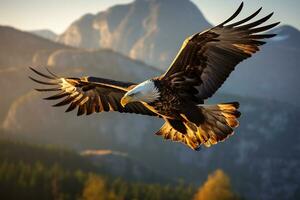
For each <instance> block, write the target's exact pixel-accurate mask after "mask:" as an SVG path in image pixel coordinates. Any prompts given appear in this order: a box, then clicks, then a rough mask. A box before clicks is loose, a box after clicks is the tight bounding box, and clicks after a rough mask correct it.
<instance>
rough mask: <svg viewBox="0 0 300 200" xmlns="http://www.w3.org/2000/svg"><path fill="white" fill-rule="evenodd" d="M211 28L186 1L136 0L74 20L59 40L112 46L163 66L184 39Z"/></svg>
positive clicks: (66, 42) (190, 3) (123, 52)
mask: <svg viewBox="0 0 300 200" xmlns="http://www.w3.org/2000/svg"><path fill="white" fill-rule="evenodd" d="M208 27H210V24H209V23H208V22H207V21H206V20H205V18H204V17H203V15H202V13H201V12H200V11H199V9H198V8H197V7H196V6H195V5H194V4H193V3H192V2H190V1H189V0H138V1H134V2H132V3H130V4H126V5H117V6H113V7H111V8H109V9H108V10H106V11H103V12H99V13H98V14H96V15H91V14H88V15H85V16H83V17H82V18H80V19H78V20H76V21H75V22H74V23H72V25H71V26H70V27H69V28H68V29H67V30H66V31H65V32H64V33H63V34H62V35H60V36H59V39H58V41H59V42H62V43H64V44H67V45H71V46H75V47H84V48H100V47H102V48H103V47H104V48H111V49H113V50H115V51H118V52H121V53H122V54H125V55H128V56H130V57H131V58H134V59H138V60H142V61H144V62H146V63H149V64H151V65H153V66H156V67H159V68H161V69H166V68H167V66H168V65H169V64H170V63H171V60H172V58H173V57H174V56H175V55H176V53H177V51H178V49H179V47H180V45H181V44H182V42H183V39H184V38H186V37H187V36H189V35H191V34H192V33H194V32H198V31H199V30H203V29H205V28H208Z"/></svg>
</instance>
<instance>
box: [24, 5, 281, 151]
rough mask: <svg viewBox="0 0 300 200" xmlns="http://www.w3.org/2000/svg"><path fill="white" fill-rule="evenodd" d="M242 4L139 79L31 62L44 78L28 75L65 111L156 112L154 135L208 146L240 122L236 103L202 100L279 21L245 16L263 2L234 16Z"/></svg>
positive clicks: (194, 144)
mask: <svg viewBox="0 0 300 200" xmlns="http://www.w3.org/2000/svg"><path fill="white" fill-rule="evenodd" d="M242 8H243V3H241V4H240V6H239V7H238V9H237V10H236V11H235V12H234V14H233V15H232V16H231V17H229V18H228V19H227V20H225V21H224V22H223V23H221V24H219V25H217V26H215V27H213V28H210V29H208V30H205V31H203V32H198V33H196V34H193V35H192V36H190V37H188V38H187V39H185V40H184V42H183V45H182V47H181V48H180V50H179V52H178V54H177V55H176V57H175V59H174V60H173V62H172V63H171V65H170V67H169V68H168V69H167V71H166V72H165V73H164V74H162V75H161V76H158V77H154V78H151V79H149V80H146V81H144V82H142V83H132V82H121V81H116V80H111V79H105V78H97V77H93V76H84V77H80V78H73V77H69V78H68V77H59V76H57V75H56V74H54V73H53V72H51V71H50V70H49V69H47V68H46V70H47V72H46V73H45V72H44V73H42V72H40V71H38V70H36V69H34V68H31V67H30V69H31V70H32V71H33V72H34V73H36V74H37V75H39V76H40V77H42V78H43V79H44V80H41V79H37V78H33V77H29V78H31V79H32V80H33V81H35V82H37V83H39V84H45V85H53V86H52V87H51V86H50V88H41V89H36V90H37V91H40V92H49V91H57V94H55V95H52V96H50V97H47V98H45V99H47V100H56V99H61V98H63V100H62V101H60V102H59V103H57V104H55V105H53V106H64V105H69V106H68V108H67V110H66V112H69V111H72V110H74V109H75V108H78V111H77V115H83V114H86V115H90V114H92V113H95V112H96V113H98V112H109V111H118V112H120V113H136V114H142V115H149V116H153V117H159V118H161V119H163V120H164V121H165V123H164V124H163V126H162V127H161V128H160V130H158V131H157V132H156V135H160V136H162V137H163V138H164V139H170V140H173V141H177V142H181V143H183V144H185V145H187V146H188V147H190V148H191V149H193V150H199V149H200V147H201V145H204V146H206V147H210V146H212V145H215V144H217V143H218V142H220V141H224V140H225V139H226V138H228V137H229V136H231V135H232V134H233V132H234V128H236V127H237V126H238V125H239V122H238V120H237V119H238V118H239V117H240V112H239V111H238V108H239V103H238V102H229V103H220V104H215V105H207V104H204V100H206V99H208V98H210V97H212V95H213V94H214V93H215V92H216V91H217V90H218V88H220V86H221V85H222V84H223V83H224V81H225V80H226V79H227V77H228V76H229V75H230V73H231V72H232V71H233V70H234V69H235V66H236V65H238V64H239V63H240V62H241V61H243V60H245V59H247V58H249V57H251V56H252V55H253V54H254V53H255V52H257V51H259V48H260V46H262V45H263V44H265V43H266V42H265V41H263V40H264V39H267V38H272V37H274V36H275V34H270V33H265V31H268V30H269V29H271V28H273V27H275V26H277V25H278V24H279V22H277V23H271V24H269V25H262V24H263V23H264V22H266V21H267V20H269V19H270V18H271V16H272V15H273V13H271V14H269V15H267V16H265V17H263V18H261V19H259V20H253V21H252V22H249V21H250V20H252V19H253V18H254V17H256V16H257V15H258V14H259V12H260V11H261V10H262V8H260V9H258V10H257V11H256V12H254V13H253V14H252V15H250V16H248V17H246V18H244V19H242V20H240V21H236V22H232V20H233V19H235V18H236V17H237V16H238V15H239V13H240V12H241V10H242ZM45 79H47V81H46V80H45Z"/></svg>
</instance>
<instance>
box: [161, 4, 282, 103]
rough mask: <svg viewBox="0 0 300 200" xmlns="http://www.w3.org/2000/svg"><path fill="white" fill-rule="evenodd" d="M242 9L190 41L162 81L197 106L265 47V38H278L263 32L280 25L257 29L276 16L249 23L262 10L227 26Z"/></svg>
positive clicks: (187, 40) (183, 47)
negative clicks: (240, 64)
mask: <svg viewBox="0 0 300 200" xmlns="http://www.w3.org/2000/svg"><path fill="white" fill-rule="evenodd" d="M242 7H243V3H242V4H241V5H240V7H239V8H238V10H237V11H236V12H235V13H234V14H233V15H232V16H231V17H230V18H229V19H227V20H226V21H225V22H223V23H221V24H220V25H218V26H216V27H214V28H211V29H209V30H207V31H204V32H201V33H196V34H194V35H193V36H191V37H189V38H187V39H186V40H185V41H184V43H183V45H182V47H181V49H180V51H179V52H178V54H177V56H176V58H175V59H174V61H173V63H172V64H171V66H170V67H169V69H168V70H167V72H166V73H165V74H164V75H163V76H161V79H162V80H165V81H167V82H168V84H169V85H170V86H171V87H173V89H174V90H175V91H178V93H179V94H180V95H182V96H183V97H189V98H190V99H193V100H194V101H195V102H197V103H201V102H202V101H203V100H204V99H207V98H209V97H211V96H212V95H213V94H214V93H215V92H216V91H217V89H218V88H219V87H220V86H221V85H222V84H223V83H224V81H225V80H226V79H227V77H228V76H229V74H230V73H231V72H232V71H233V70H234V68H235V66H236V65H237V64H238V63H240V62H241V61H242V60H244V59H246V58H249V57H251V55H252V54H254V53H255V52H257V51H258V50H259V46H261V45H263V44H265V42H264V41H262V39H265V38H271V37H273V36H275V34H263V33H261V32H263V31H267V30H269V29H271V28H273V27H275V26H276V25H278V24H279V23H273V24H270V25H266V26H261V27H257V26H259V25H261V24H262V23H264V22H266V21H267V20H268V19H270V17H271V16H272V15H273V13H271V14H269V15H267V16H266V17H263V18H261V19H259V20H257V21H254V22H252V23H247V22H248V21H249V20H251V19H253V18H254V17H255V16H256V15H257V14H258V13H259V12H260V11H261V8H260V9H259V10H257V11H256V12H255V13H253V14H252V15H250V16H249V17H247V18H245V19H243V20H241V21H238V22H235V23H232V24H229V25H227V24H228V23H229V22H230V21H232V20H233V19H234V18H235V17H236V16H237V15H238V14H239V13H240V12H241V10H242ZM245 23H246V24H245Z"/></svg>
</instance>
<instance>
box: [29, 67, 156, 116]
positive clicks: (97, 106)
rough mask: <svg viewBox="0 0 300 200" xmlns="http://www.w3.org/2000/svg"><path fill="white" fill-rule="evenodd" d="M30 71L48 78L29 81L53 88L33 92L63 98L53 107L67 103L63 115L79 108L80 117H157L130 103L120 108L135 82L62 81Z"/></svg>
mask: <svg viewBox="0 0 300 200" xmlns="http://www.w3.org/2000/svg"><path fill="white" fill-rule="evenodd" d="M30 69H31V70H32V71H33V72H35V73H36V74H37V75H39V76H41V77H43V78H46V79H48V81H41V80H37V79H35V78H32V77H29V78H30V79H31V80H33V81H35V82H37V83H40V84H44V85H53V88H45V89H36V90H37V91H40V92H51V91H55V92H58V93H57V94H55V95H53V96H50V97H47V98H45V99H46V100H56V99H61V98H64V99H63V100H62V101H61V102H59V103H57V104H55V105H53V106H64V105H68V104H69V107H68V108H67V110H66V112H69V111H72V110H74V109H75V108H76V107H78V112H77V115H83V114H84V113H86V114H87V115H89V114H92V113H94V112H103V111H106V112H107V111H118V112H121V113H123V112H125V113H136V114H143V115H150V116H156V114H155V113H153V112H152V111H150V110H148V109H147V108H146V107H145V106H144V105H143V104H141V103H138V102H136V103H129V104H127V105H126V106H125V107H122V105H121V103H120V100H121V98H122V97H123V95H124V94H125V93H126V92H127V91H128V90H130V88H132V87H134V86H135V85H136V84H134V83H129V82H120V81H114V80H110V79H103V78H96V77H82V78H63V77H58V76H56V75H55V74H53V73H52V72H50V71H49V70H47V71H48V72H49V74H44V73H41V72H39V71H37V70H35V69H33V68H30Z"/></svg>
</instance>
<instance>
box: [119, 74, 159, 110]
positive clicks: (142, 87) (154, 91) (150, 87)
mask: <svg viewBox="0 0 300 200" xmlns="http://www.w3.org/2000/svg"><path fill="white" fill-rule="evenodd" d="M159 97H160V92H159V89H158V88H157V87H156V85H155V83H154V81H153V80H152V79H150V80H147V81H144V82H142V83H140V84H138V85H137V86H135V87H134V88H132V89H131V90H129V91H128V92H127V93H125V95H124V96H123V97H122V99H121V105H122V106H123V107H124V106H126V104H128V103H130V102H144V103H151V102H154V101H155V100H157V99H158V98H159Z"/></svg>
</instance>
